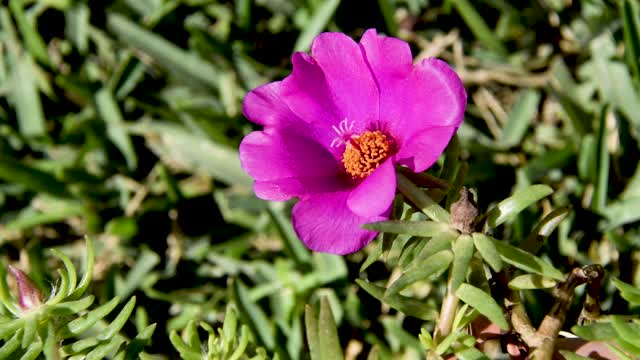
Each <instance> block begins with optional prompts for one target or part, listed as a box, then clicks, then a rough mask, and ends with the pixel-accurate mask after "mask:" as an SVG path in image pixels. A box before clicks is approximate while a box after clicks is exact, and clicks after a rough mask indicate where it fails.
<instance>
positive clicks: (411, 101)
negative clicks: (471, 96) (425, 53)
mask: <svg viewBox="0 0 640 360" xmlns="http://www.w3.org/2000/svg"><path fill="white" fill-rule="evenodd" d="M387 90H388V91H386V92H385V93H384V94H383V96H382V97H381V100H380V101H381V107H380V108H381V111H382V113H381V115H380V116H381V119H382V120H385V121H386V124H387V125H388V127H389V130H390V131H391V133H392V135H394V137H395V138H396V140H399V141H400V142H401V146H404V145H403V144H402V143H404V141H405V139H410V138H412V137H413V136H414V134H416V133H420V132H422V131H423V130H425V129H428V128H433V127H442V126H451V127H454V128H457V127H458V126H459V125H460V123H461V122H462V119H463V116H464V110H465V107H466V102H467V94H466V91H465V90H464V86H463V84H462V81H461V80H460V78H459V77H458V75H457V74H456V73H455V72H454V71H453V69H452V68H451V67H450V66H449V65H447V63H445V62H443V61H441V60H438V59H426V60H423V61H422V62H420V63H419V64H416V65H415V66H414V68H413V72H412V73H411V75H410V76H409V77H407V78H406V79H404V80H399V81H395V82H392V83H390V84H389V86H388V89H387Z"/></svg>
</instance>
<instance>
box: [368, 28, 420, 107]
mask: <svg viewBox="0 0 640 360" xmlns="http://www.w3.org/2000/svg"><path fill="white" fill-rule="evenodd" d="M360 47H361V48H362V49H363V51H364V54H365V57H366V60H367V63H368V64H369V67H370V69H371V71H372V72H373V76H374V78H375V80H376V81H377V83H378V87H379V88H380V92H381V93H384V92H386V91H388V89H387V86H388V85H390V84H392V82H394V81H398V80H401V79H403V78H406V77H407V76H408V75H409V74H410V73H411V71H412V69H413V57H412V55H411V49H410V48H409V44H407V43H406V42H404V41H402V40H400V39H396V38H392V37H388V36H379V35H378V33H377V32H376V30H375V29H369V30H367V31H366V32H365V33H364V35H363V36H362V39H361V40H360ZM381 97H382V94H381Z"/></svg>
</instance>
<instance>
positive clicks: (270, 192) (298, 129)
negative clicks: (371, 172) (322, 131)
mask: <svg viewBox="0 0 640 360" xmlns="http://www.w3.org/2000/svg"><path fill="white" fill-rule="evenodd" d="M311 133H313V130H312V129H310V128H309V126H308V125H307V124H305V123H303V122H298V123H297V124H295V125H293V124H292V125H290V126H287V127H283V128H275V129H273V128H268V129H265V131H255V132H252V133H251V134H249V135H247V136H246V137H245V138H244V139H243V140H242V143H241V144H240V164H241V165H242V168H243V169H244V170H245V171H246V172H247V173H248V174H249V175H250V176H251V177H253V178H254V179H255V190H256V194H257V195H258V197H260V198H262V199H266V200H286V199H289V198H291V197H293V196H301V195H304V194H307V193H315V192H319V191H322V192H324V191H330V190H336V189H338V188H341V185H340V181H339V180H340V179H339V178H338V176H337V175H338V174H339V172H340V169H339V168H338V163H337V162H336V160H335V159H334V157H333V155H332V154H331V153H329V152H328V151H327V150H326V148H325V147H323V146H322V145H320V144H318V143H317V142H315V140H314V139H313V138H311V137H310V134H311ZM278 191H281V193H279V192H278Z"/></svg>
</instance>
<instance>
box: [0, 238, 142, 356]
mask: <svg viewBox="0 0 640 360" xmlns="http://www.w3.org/2000/svg"><path fill="white" fill-rule="evenodd" d="M52 254H53V255H54V256H55V257H56V258H58V259H59V260H60V261H62V263H63V264H64V266H65V268H64V270H62V269H59V270H58V275H59V276H60V278H59V284H58V285H57V286H56V287H54V289H53V290H52V292H51V294H50V295H49V297H48V299H47V300H44V299H41V295H40V294H39V290H38V289H36V288H35V287H34V285H33V284H32V283H31V281H30V280H29V279H28V278H27V277H26V275H25V274H24V273H22V272H20V271H19V270H13V273H14V275H15V278H16V282H17V284H18V285H17V286H18V291H19V294H18V301H16V300H14V299H13V298H12V297H11V295H10V290H9V288H8V287H7V283H6V275H7V274H6V271H5V268H4V267H1V268H0V300H1V301H2V305H3V307H4V310H5V311H3V312H2V313H0V323H1V324H2V330H1V331H0V340H3V341H4V344H3V345H2V346H1V347H0V359H17V358H18V357H20V359H35V358H37V357H38V356H39V355H40V354H43V355H44V357H45V358H46V359H48V360H49V359H66V358H73V357H77V356H83V357H84V358H86V359H102V358H105V357H107V356H109V357H110V358H113V359H136V358H138V355H139V354H140V353H141V351H142V350H143V347H144V346H145V345H147V344H148V343H149V340H150V339H151V335H152V334H153V331H154V329H155V324H154V325H150V326H148V327H146V328H145V329H144V330H143V331H141V332H140V333H139V334H138V336H136V338H135V339H133V340H129V339H127V338H126V337H125V336H123V335H122V334H120V330H121V329H122V327H123V326H124V325H125V324H126V322H127V321H128V320H129V318H130V317H131V315H132V313H133V310H134V307H135V303H136V298H135V297H132V298H131V299H130V300H129V301H128V302H127V303H126V304H125V305H124V306H123V307H122V308H121V309H120V310H119V311H116V312H115V313H114V310H115V309H116V307H117V306H118V304H119V302H120V299H119V298H117V297H116V298H113V299H112V300H111V301H109V302H107V303H105V304H102V305H100V306H98V307H95V308H94V309H92V310H89V308H90V307H91V305H92V304H93V302H94V300H95V297H94V296H93V295H86V294H85V292H86V291H87V289H88V287H89V284H90V283H91V278H92V274H93V267H94V262H95V253H94V248H93V243H92V241H91V239H90V238H89V237H87V248H86V254H87V255H86V259H85V270H84V274H83V276H82V278H81V279H80V282H77V273H76V269H75V267H74V265H73V263H72V262H71V259H69V257H68V256H66V255H64V254H63V253H62V252H60V251H57V250H55V249H54V250H52ZM7 312H8V313H7ZM110 314H111V315H112V316H115V317H114V318H113V319H112V320H111V321H109V320H107V319H106V317H107V316H108V315H110ZM114 314H115V315H114Z"/></svg>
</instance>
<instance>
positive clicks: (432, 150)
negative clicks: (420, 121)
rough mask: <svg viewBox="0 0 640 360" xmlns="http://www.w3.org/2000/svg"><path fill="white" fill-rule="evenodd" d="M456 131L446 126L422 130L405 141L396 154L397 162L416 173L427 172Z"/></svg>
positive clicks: (454, 128)
mask: <svg viewBox="0 0 640 360" xmlns="http://www.w3.org/2000/svg"><path fill="white" fill-rule="evenodd" d="M456 129H457V128H456V127H453V126H444V127H434V128H431V129H426V130H422V132H420V133H418V134H415V135H414V136H413V137H412V138H410V139H407V140H406V141H405V143H404V144H403V145H402V148H401V149H400V151H398V153H397V154H396V162H397V163H398V164H400V165H404V166H406V167H408V168H409V169H411V170H412V171H414V172H422V171H425V170H427V169H428V168H430V167H431V165H433V164H434V163H435V162H436V161H437V160H438V158H439V157H440V154H442V152H443V151H444V149H445V148H446V147H447V144H448V143H449V140H451V137H452V136H453V134H454V133H455V131H456Z"/></svg>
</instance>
